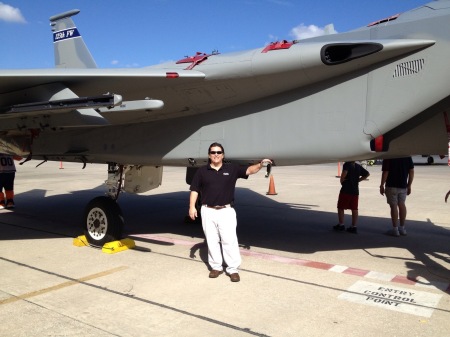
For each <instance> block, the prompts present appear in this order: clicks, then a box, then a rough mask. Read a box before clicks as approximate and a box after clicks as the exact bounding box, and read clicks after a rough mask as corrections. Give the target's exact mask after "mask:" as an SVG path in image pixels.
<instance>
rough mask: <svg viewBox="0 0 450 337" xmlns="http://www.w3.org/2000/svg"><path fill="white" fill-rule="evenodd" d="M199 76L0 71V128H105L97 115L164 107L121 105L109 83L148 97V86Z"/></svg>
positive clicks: (138, 102)
mask: <svg viewBox="0 0 450 337" xmlns="http://www.w3.org/2000/svg"><path fill="white" fill-rule="evenodd" d="M204 78H205V75H204V74H203V73H201V72H198V71H185V70H182V69H180V70H176V71H167V70H164V69H145V68H144V69H30V70H2V71H0V120H1V126H0V130H11V129H19V130H20V129H29V128H42V127H43V126H44V127H45V126H48V127H50V128H55V127H68V126H70V127H76V126H93V125H106V124H108V121H107V120H106V119H105V118H104V117H103V116H102V115H101V114H100V113H107V112H109V111H111V112H112V111H114V112H118V113H121V112H125V111H136V110H156V109H161V108H162V107H163V106H164V102H163V101H161V100H155V99H149V98H147V97H141V98H140V99H134V98H133V99H132V100H131V101H122V96H121V94H120V92H115V93H113V94H110V92H111V89H112V83H114V84H115V86H114V88H119V90H120V88H124V90H125V88H126V87H130V86H133V85H139V84H144V83H145V88H146V89H147V90H148V94H149V95H151V93H152V89H154V88H160V87H164V86H169V85H182V84H186V83H191V82H198V81H202V80H203V79H204ZM117 83H120V86H119V87H117ZM116 90H117V89H116ZM80 92H82V95H81V96H79V93H80Z"/></svg>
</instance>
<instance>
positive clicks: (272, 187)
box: [266, 175, 277, 195]
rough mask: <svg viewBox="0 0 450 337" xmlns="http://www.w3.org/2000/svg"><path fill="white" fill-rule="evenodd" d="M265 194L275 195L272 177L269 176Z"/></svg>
mask: <svg viewBox="0 0 450 337" xmlns="http://www.w3.org/2000/svg"><path fill="white" fill-rule="evenodd" d="M266 194H267V195H277V192H275V183H274V182H273V175H271V176H270V182H269V191H268V192H267V193H266Z"/></svg>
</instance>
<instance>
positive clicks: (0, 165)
mask: <svg viewBox="0 0 450 337" xmlns="http://www.w3.org/2000/svg"><path fill="white" fill-rule="evenodd" d="M18 158H20V157H15V156H10V155H8V154H4V153H0V209H3V208H14V207H15V204H14V179H15V176H16V166H15V165H14V160H15V159H18ZM3 190H5V193H3Z"/></svg>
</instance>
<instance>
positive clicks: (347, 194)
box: [333, 161, 370, 234]
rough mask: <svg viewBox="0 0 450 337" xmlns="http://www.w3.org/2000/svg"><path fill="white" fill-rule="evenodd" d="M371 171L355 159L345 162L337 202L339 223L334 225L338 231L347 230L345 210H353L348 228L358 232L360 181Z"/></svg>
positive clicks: (352, 231)
mask: <svg viewBox="0 0 450 337" xmlns="http://www.w3.org/2000/svg"><path fill="white" fill-rule="evenodd" d="M369 175H370V173H369V172H368V171H367V170H366V169H365V168H363V167H362V166H361V165H359V164H357V163H355V162H354V161H349V162H345V163H344V166H343V168H342V173H341V190H340V192H339V198H338V203H337V209H338V220H339V223H338V224H337V225H335V226H333V229H334V230H336V231H343V230H345V226H344V210H346V209H350V210H351V211H352V225H351V226H350V227H348V228H347V232H349V233H354V234H357V233H358V229H357V222H358V201H359V182H360V181H363V180H365V179H367V178H368V177H369Z"/></svg>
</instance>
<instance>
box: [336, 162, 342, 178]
mask: <svg viewBox="0 0 450 337" xmlns="http://www.w3.org/2000/svg"><path fill="white" fill-rule="evenodd" d="M340 177H341V162H340V161H338V174H337V176H336V178H340Z"/></svg>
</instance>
